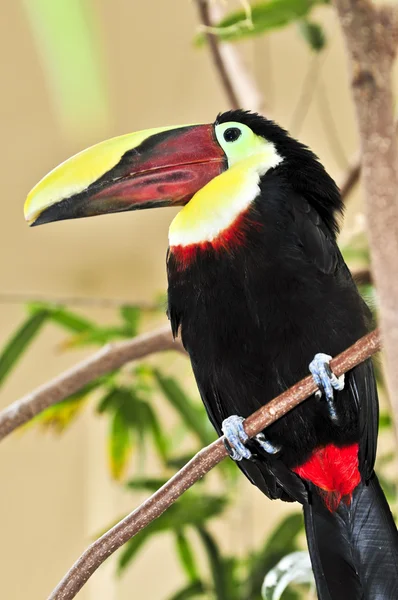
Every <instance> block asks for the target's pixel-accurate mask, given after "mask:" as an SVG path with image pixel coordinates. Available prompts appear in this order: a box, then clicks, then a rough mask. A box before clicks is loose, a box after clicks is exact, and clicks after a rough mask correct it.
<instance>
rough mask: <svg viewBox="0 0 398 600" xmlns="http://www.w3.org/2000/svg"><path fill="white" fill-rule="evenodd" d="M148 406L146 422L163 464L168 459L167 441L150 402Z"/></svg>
mask: <svg viewBox="0 0 398 600" xmlns="http://www.w3.org/2000/svg"><path fill="white" fill-rule="evenodd" d="M147 407H148V416H147V418H148V422H149V427H150V429H151V432H152V439H153V443H154V445H155V448H156V450H157V451H158V454H159V456H160V457H161V459H162V461H163V462H164V464H166V463H167V460H168V449H169V443H168V439H167V437H166V436H165V435H164V432H163V429H162V427H161V425H160V423H159V420H158V418H157V415H156V413H155V411H154V410H153V408H152V407H151V405H150V404H148V405H147Z"/></svg>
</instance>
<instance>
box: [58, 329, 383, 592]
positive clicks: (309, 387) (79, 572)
mask: <svg viewBox="0 0 398 600" xmlns="http://www.w3.org/2000/svg"><path fill="white" fill-rule="evenodd" d="M378 350H380V336H379V331H378V330H377V329H376V330H375V331H373V332H372V333H369V334H368V335H366V336H364V337H363V338H361V339H360V340H359V341H358V342H356V343H355V344H353V346H351V347H350V348H348V350H345V351H344V352H342V353H341V354H339V355H338V356H337V357H336V358H334V359H333V360H332V361H331V367H332V369H333V372H334V373H335V374H336V375H337V376H340V375H341V374H342V373H345V372H346V371H349V370H350V369H352V368H353V367H355V366H356V365H357V364H359V363H361V362H362V361H364V360H366V359H367V358H369V357H370V356H372V354H374V353H375V352H377V351H378ZM316 390H317V387H316V384H315V382H314V380H313V378H312V376H308V377H306V378H305V379H302V380H301V381H299V382H298V383H296V385H294V386H293V387H291V388H290V389H289V390H287V391H286V392H284V393H283V394H280V395H279V396H278V397H277V398H274V399H273V400H272V401H271V402H269V403H268V404H266V405H265V406H263V407H262V408H260V409H259V410H257V411H256V412H255V413H254V414H252V415H251V416H250V417H248V418H247V419H246V420H245V422H244V426H245V430H246V433H247V434H248V435H249V437H253V436H254V435H257V434H258V433H260V431H262V430H263V429H265V428H266V427H268V426H269V425H271V423H273V422H274V421H276V420H277V419H280V418H281V417H283V415H285V414H286V413H287V412H288V411H289V410H292V409H293V408H294V407H295V406H297V405H298V404H300V403H301V402H303V401H304V400H305V399H306V398H308V397H309V396H311V395H312V394H314V392H315V391H316ZM226 456H227V452H226V449H225V446H224V438H223V437H221V438H219V439H218V440H216V441H215V442H213V443H212V444H210V445H209V446H207V447H206V448H203V449H202V450H201V451H200V452H198V454H196V456H194V458H192V460H190V461H189V463H188V464H186V465H185V467H183V468H182V469H181V470H180V471H179V472H178V473H176V474H175V475H174V477H172V478H171V479H170V480H169V481H168V482H167V483H166V484H165V485H163V486H162V487H161V488H160V489H159V490H158V491H157V492H155V493H154V494H153V495H152V496H151V497H150V498H148V499H147V500H146V501H145V502H144V503H143V504H141V506H139V507H138V508H137V509H136V510H134V511H133V512H132V513H130V514H129V515H127V517H125V518H124V519H123V520H122V521H120V522H119V523H118V524H117V525H115V526H114V527H112V529H110V530H109V531H108V532H107V533H105V534H104V535H103V536H101V537H100V538H99V539H98V540H96V541H95V542H94V543H93V544H91V546H89V547H88V548H87V550H86V551H85V552H84V554H82V556H81V557H80V558H79V559H78V560H77V562H76V563H75V564H74V565H73V567H72V568H71V569H70V571H68V573H67V574H66V575H65V577H64V578H63V579H62V581H61V582H60V583H59V585H58V586H57V587H56V588H55V590H54V591H53V592H52V593H51V594H50V596H49V598H48V600H71V599H72V598H74V597H75V596H76V594H77V593H78V592H79V590H80V589H81V588H82V587H83V585H84V584H85V583H86V581H87V580H88V579H89V578H90V577H91V575H92V574H93V573H94V572H95V571H96V570H97V569H98V567H99V566H100V565H101V564H102V563H103V562H104V561H105V560H106V559H107V558H108V557H109V556H111V554H113V553H114V552H115V551H116V550H117V549H118V548H120V546H122V545H123V544H125V543H126V542H127V541H128V540H129V539H131V538H132V537H133V536H134V535H136V534H137V533H138V532H139V531H141V530H142V529H144V527H146V526H147V525H149V523H151V522H152V521H153V520H154V519H156V518H157V517H159V516H160V515H161V514H162V513H163V512H164V511H165V510H166V509H167V508H168V507H169V506H170V505H171V504H173V503H174V502H175V501H176V500H177V498H179V497H180V496H181V495H182V494H183V493H184V492H185V491H186V490H187V489H189V488H190V487H192V485H193V484H194V483H195V482H196V481H198V480H199V479H201V478H202V477H203V476H204V475H205V474H206V473H208V472H209V471H210V470H211V469H212V468H213V467H215V466H216V465H217V464H218V463H219V462H221V461H222V460H223V459H224V458H225V457H226Z"/></svg>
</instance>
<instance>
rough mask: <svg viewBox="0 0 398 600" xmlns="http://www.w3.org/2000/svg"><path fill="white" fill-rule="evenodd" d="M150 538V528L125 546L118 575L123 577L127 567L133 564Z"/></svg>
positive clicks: (119, 562) (120, 558)
mask: <svg viewBox="0 0 398 600" xmlns="http://www.w3.org/2000/svg"><path fill="white" fill-rule="evenodd" d="M149 537H150V533H148V527H146V528H145V529H142V530H141V531H140V532H139V533H138V534H137V535H135V536H134V537H133V538H131V540H129V541H128V542H127V543H126V544H124V546H123V548H122V552H121V553H120V557H119V561H118V565H117V574H118V575H121V574H122V572H123V571H124V569H125V568H126V567H127V565H129V564H130V563H131V561H132V560H133V558H134V557H135V555H136V554H137V552H138V551H139V550H141V548H142V547H143V545H144V544H145V543H146V542H147V541H148V539H149Z"/></svg>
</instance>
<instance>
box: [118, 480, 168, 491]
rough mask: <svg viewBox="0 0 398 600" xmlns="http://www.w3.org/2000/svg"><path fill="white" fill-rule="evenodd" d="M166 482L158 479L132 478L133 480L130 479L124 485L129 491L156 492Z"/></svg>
mask: <svg viewBox="0 0 398 600" xmlns="http://www.w3.org/2000/svg"><path fill="white" fill-rule="evenodd" d="M166 481H167V479H163V478H160V477H134V479H131V480H130V481H128V482H127V483H126V487H127V488H128V489H130V490H140V491H141V490H145V491H148V492H157V491H158V489H159V488H161V487H162V485H164V484H165V483H166Z"/></svg>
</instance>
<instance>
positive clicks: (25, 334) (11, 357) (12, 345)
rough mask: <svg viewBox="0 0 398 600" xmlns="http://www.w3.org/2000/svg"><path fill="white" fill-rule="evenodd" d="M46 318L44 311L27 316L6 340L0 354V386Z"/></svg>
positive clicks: (46, 314)
mask: <svg viewBox="0 0 398 600" xmlns="http://www.w3.org/2000/svg"><path fill="white" fill-rule="evenodd" d="M47 318H48V312H47V311H46V310H41V311H38V312H37V313H35V314H33V315H31V316H29V317H28V318H27V319H26V321H25V322H24V323H23V324H22V325H21V326H20V327H19V329H18V330H17V331H16V333H14V335H13V336H12V337H11V338H10V339H9V340H8V342H7V343H6V345H5V347H4V348H3V351H2V352H1V354H0V385H2V384H3V383H4V381H5V379H6V377H7V376H8V375H9V374H10V372H11V370H12V369H13V367H15V365H16V363H17V362H18V359H19V358H20V357H21V356H22V354H23V353H24V352H25V350H26V349H27V348H28V346H29V344H30V343H31V342H32V341H33V338H34V337H35V336H36V335H37V334H38V332H39V331H40V329H41V327H42V325H43V324H44V323H45V321H46V320H47Z"/></svg>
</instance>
